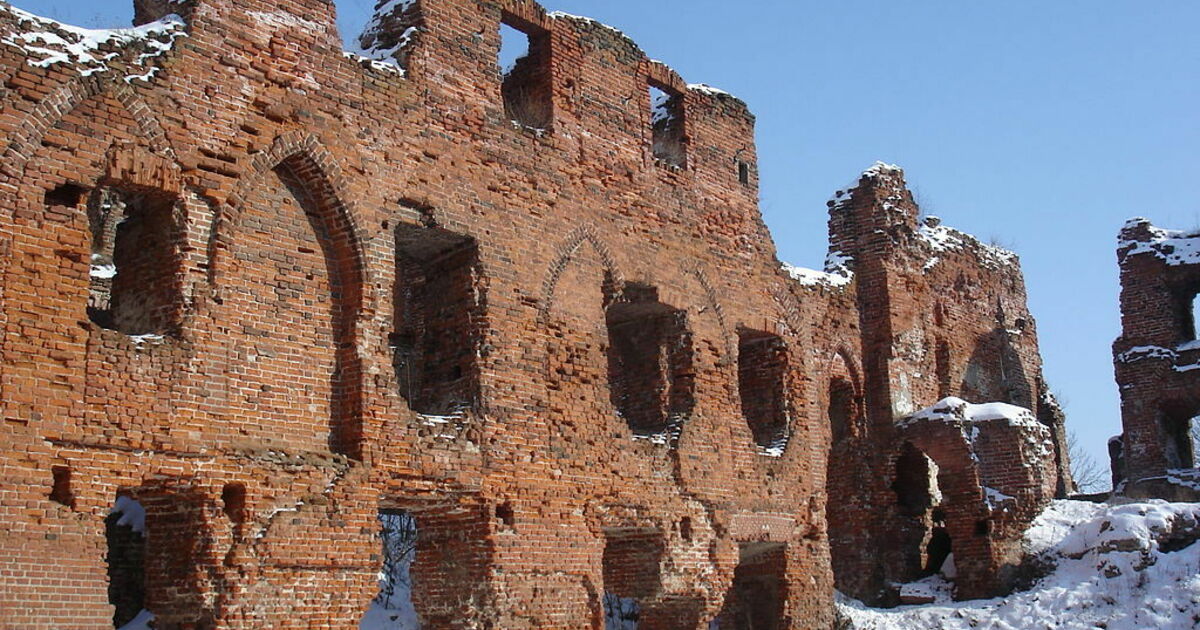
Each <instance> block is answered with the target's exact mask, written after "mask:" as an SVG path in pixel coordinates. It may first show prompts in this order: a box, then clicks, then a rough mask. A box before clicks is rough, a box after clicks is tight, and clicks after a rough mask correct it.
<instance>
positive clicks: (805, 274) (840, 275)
mask: <svg viewBox="0 0 1200 630" xmlns="http://www.w3.org/2000/svg"><path fill="white" fill-rule="evenodd" d="M850 262H851V259H850V257H848V256H846V255H844V254H842V253H841V252H830V253H829V255H828V256H826V257H825V271H817V270H816V269H808V268H805V267H797V266H796V265H793V264H791V263H787V262H785V263H783V265H782V268H783V271H784V273H786V274H787V275H789V276H791V277H792V279H793V280H795V281H797V282H799V283H800V284H801V285H802V286H806V287H815V286H826V287H833V288H835V289H840V288H842V287H845V286H846V285H848V284H850V281H851V280H853V279H854V272H853V271H851V269H850Z"/></svg>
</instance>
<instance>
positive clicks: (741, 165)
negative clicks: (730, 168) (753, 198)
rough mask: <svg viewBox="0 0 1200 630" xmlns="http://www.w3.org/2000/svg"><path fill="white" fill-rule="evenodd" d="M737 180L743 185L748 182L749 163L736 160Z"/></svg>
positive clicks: (746, 184)
mask: <svg viewBox="0 0 1200 630" xmlns="http://www.w3.org/2000/svg"><path fill="white" fill-rule="evenodd" d="M738 182H740V183H741V184H742V185H743V186H748V185H749V184H750V165H749V164H747V163H745V162H741V161H739V162H738Z"/></svg>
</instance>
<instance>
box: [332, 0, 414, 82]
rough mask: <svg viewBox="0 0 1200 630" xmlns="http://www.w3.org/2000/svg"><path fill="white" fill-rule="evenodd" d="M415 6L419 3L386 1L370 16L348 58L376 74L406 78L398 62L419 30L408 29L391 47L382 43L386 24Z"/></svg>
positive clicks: (411, 0)
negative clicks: (376, 72)
mask: <svg viewBox="0 0 1200 630" xmlns="http://www.w3.org/2000/svg"><path fill="white" fill-rule="evenodd" d="M416 2H417V0H387V2H384V3H383V4H380V5H379V6H377V7H375V12H374V13H372V14H371V19H370V20H368V21H367V24H366V26H364V27H363V31H362V34H360V35H359V36H358V38H356V39H355V40H354V41H353V43H352V44H351V45H350V49H349V50H347V51H345V55H346V57H347V58H348V59H351V60H353V61H358V62H361V63H364V64H366V65H368V66H370V67H371V68H373V69H375V70H383V71H386V72H394V73H396V74H399V75H400V76H404V72H405V71H404V67H403V66H402V65H401V62H400V61H399V59H402V58H403V52H404V50H405V49H406V48H408V46H409V45H411V44H412V43H413V36H414V35H416V34H417V33H418V32H419V30H420V29H418V28H417V27H415V26H411V27H409V28H407V29H405V31H404V32H403V33H401V34H400V38H399V39H397V40H396V42H395V44H393V45H391V46H388V45H386V44H384V43H383V42H384V41H385V40H386V39H387V38H386V37H383V34H384V33H385V32H386V31H385V29H386V23H387V22H388V21H389V20H391V19H395V18H399V17H400V16H402V15H403V14H404V13H405V12H406V11H408V10H409V9H411V8H412V6H413V5H415V4H416Z"/></svg>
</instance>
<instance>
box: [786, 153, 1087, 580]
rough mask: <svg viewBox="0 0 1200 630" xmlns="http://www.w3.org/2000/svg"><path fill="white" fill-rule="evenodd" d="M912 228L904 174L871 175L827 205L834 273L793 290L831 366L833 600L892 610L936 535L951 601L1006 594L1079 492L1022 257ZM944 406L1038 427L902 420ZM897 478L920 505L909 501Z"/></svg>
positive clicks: (934, 229) (924, 227)
mask: <svg viewBox="0 0 1200 630" xmlns="http://www.w3.org/2000/svg"><path fill="white" fill-rule="evenodd" d="M918 214H919V209H918V208H917V205H916V204H915V202H914V201H913V198H912V194H911V193H910V192H909V191H908V190H907V188H906V186H905V183H904V176H903V173H902V172H901V171H900V170H899V169H897V168H895V167H891V166H887V165H883V164H879V165H876V166H875V167H873V168H871V169H870V170H868V171H867V172H865V173H864V174H863V176H862V178H861V179H860V180H859V181H858V182H856V183H855V185H853V186H852V187H850V188H849V189H847V190H842V191H838V192H837V194H836V195H835V196H834V198H833V199H832V200H831V201H830V251H831V254H830V263H831V266H830V270H829V271H831V272H832V273H831V274H829V275H826V276H824V277H820V276H818V277H816V278H811V279H808V280H804V279H803V278H802V282H801V285H802V291H803V294H802V295H800V296H799V298H798V299H799V301H801V302H802V303H803V304H805V306H806V310H808V311H809V312H814V309H812V308H811V306H810V305H812V304H813V303H814V302H817V303H822V302H823V303H824V306H823V308H825V309H827V310H826V312H825V313H819V311H816V312H815V313H816V316H817V318H818V319H816V320H815V321H812V322H810V323H807V322H806V323H805V324H804V325H803V326H804V327H809V328H810V329H812V330H815V331H821V337H819V339H820V342H819V343H820V345H819V346H818V352H819V353H820V356H822V357H823V360H824V362H825V363H824V364H825V365H826V366H827V367H826V368H825V371H824V372H823V373H820V378H821V379H822V381H823V382H821V383H819V384H818V392H819V397H818V398H817V400H818V401H820V402H819V405H820V409H821V410H822V411H823V412H824V415H825V416H826V417H827V418H828V419H829V422H830V424H831V427H830V436H831V438H830V439H831V446H830V448H831V453H830V456H829V465H828V482H827V483H828V488H829V491H828V496H829V497H831V500H830V502H829V505H828V508H827V509H828V519H829V535H830V544H831V549H832V553H833V567H834V572H835V574H836V576H837V584H838V588H839V589H841V590H842V591H843V592H847V593H850V594H853V595H854V596H856V597H859V598H863V599H865V600H867V601H873V602H879V603H888V602H895V601H896V597H897V594H896V593H895V592H894V591H892V590H890V589H889V588H888V584H889V583H892V582H899V581H907V580H909V579H912V578H915V577H918V576H919V575H920V574H921V572H922V571H923V570H925V569H926V568H927V567H928V566H929V562H928V560H929V558H928V548H929V543H930V541H931V536H932V533H933V530H934V527H935V523H944V529H945V530H946V532H948V533H949V536H950V539H951V542H952V549H953V553H954V561H955V565H956V567H957V569H958V578H957V580H956V585H955V586H956V595H957V596H959V597H968V598H969V597H980V596H989V595H993V594H997V593H1000V592H1003V591H1005V590H1006V589H1009V588H1011V587H1012V585H1013V575H1012V573H1013V569H1015V567H1016V565H1017V564H1018V563H1019V561H1020V560H1021V550H1020V545H1019V542H1020V538H1021V534H1022V532H1023V531H1024V528H1025V526H1026V525H1027V524H1028V523H1029V521H1030V520H1032V519H1033V518H1034V517H1035V516H1037V514H1038V513H1039V512H1040V510H1041V508H1042V507H1044V506H1045V504H1046V502H1047V501H1048V500H1049V499H1050V498H1052V497H1053V496H1055V495H1056V494H1057V495H1059V496H1063V495H1065V494H1067V493H1069V492H1072V491H1073V490H1074V488H1073V483H1072V481H1071V476H1070V473H1069V462H1068V461H1067V455H1066V448H1065V446H1066V440H1065V429H1064V426H1063V418H1062V415H1061V411H1059V410H1058V406H1057V404H1055V403H1054V401H1053V398H1052V397H1051V396H1049V394H1048V393H1047V388H1046V385H1045V383H1044V382H1043V381H1042V376H1041V358H1040V355H1039V352H1038V346H1037V334H1036V329H1035V326H1034V322H1033V318H1032V317H1031V316H1030V314H1029V312H1028V309H1027V306H1026V297H1025V287H1024V280H1023V278H1022V276H1021V272H1020V268H1019V266H1018V263H1017V261H1016V257H1015V256H1014V255H1013V254H1011V253H1009V252H1006V251H1004V250H1002V249H998V248H995V247H991V246H988V245H984V244H982V243H980V242H978V241H977V240H975V239H974V238H973V237H971V236H968V235H966V234H963V233H961V232H958V231H956V230H953V229H950V228H946V227H944V226H942V225H941V222H940V220H938V219H937V218H935V217H927V218H925V219H924V220H923V221H922V220H919V219H918ZM950 396H954V397H960V398H963V399H966V400H969V401H989V402H990V401H996V402H1004V403H1009V404H1012V405H1017V406H1020V407H1024V408H1026V409H1029V410H1031V412H1032V414H1036V418H1037V421H1034V420H1033V418H1034V417H1035V416H1034V415H1030V416H1029V420H1030V422H1028V423H1025V424H1020V423H1014V422H1006V421H986V420H985V421H978V420H973V419H972V418H969V417H965V416H964V415H963V412H962V411H961V410H954V409H949V408H946V409H941V410H939V411H941V412H942V413H941V414H940V415H939V420H937V421H928V420H919V419H916V418H911V419H910V418H909V417H910V416H911V415H912V414H913V413H914V412H916V411H918V410H919V409H921V408H923V407H929V406H932V405H934V403H935V402H937V401H939V400H940V399H944V398H947V397H950ZM906 453H909V459H911V460H912V461H911V462H909V461H907V460H906V459H905V454H906ZM930 464H932V465H930ZM914 467H915V468H914ZM906 477H910V478H916V479H918V480H919V482H920V488H919V489H918V490H919V491H920V492H919V493H918V494H921V493H923V494H922V496H920V497H918V498H916V499H909V498H907V497H906V495H907V494H912V492H910V491H909V490H906V489H905V487H904V479H905V478H906ZM931 477H936V483H933V484H932V485H931V487H929V488H926V485H928V484H929V480H930V479H931ZM938 494H940V497H938V496H932V495H938ZM1000 497H1006V498H1005V499H1003V500H998V499H999V498H1000Z"/></svg>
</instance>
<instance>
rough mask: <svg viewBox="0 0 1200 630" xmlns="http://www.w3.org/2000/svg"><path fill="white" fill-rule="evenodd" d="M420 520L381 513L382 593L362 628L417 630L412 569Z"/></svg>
mask: <svg viewBox="0 0 1200 630" xmlns="http://www.w3.org/2000/svg"><path fill="white" fill-rule="evenodd" d="M417 535H418V533H417V519H416V518H415V517H414V516H413V515H412V514H410V513H408V512H405V511H402V510H382V511H380V512H379V540H380V556H381V559H382V560H381V567H380V570H379V594H378V595H376V596H375V599H373V600H371V606H370V607H369V608H368V609H367V612H366V615H365V616H364V617H363V620H362V624H361V627H363V628H397V629H399V630H418V629H419V628H420V627H421V623H420V620H419V618H418V616H417V611H416V608H415V607H414V606H413V596H412V589H413V576H412V566H413V562H414V561H415V560H416V557H417Z"/></svg>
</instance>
